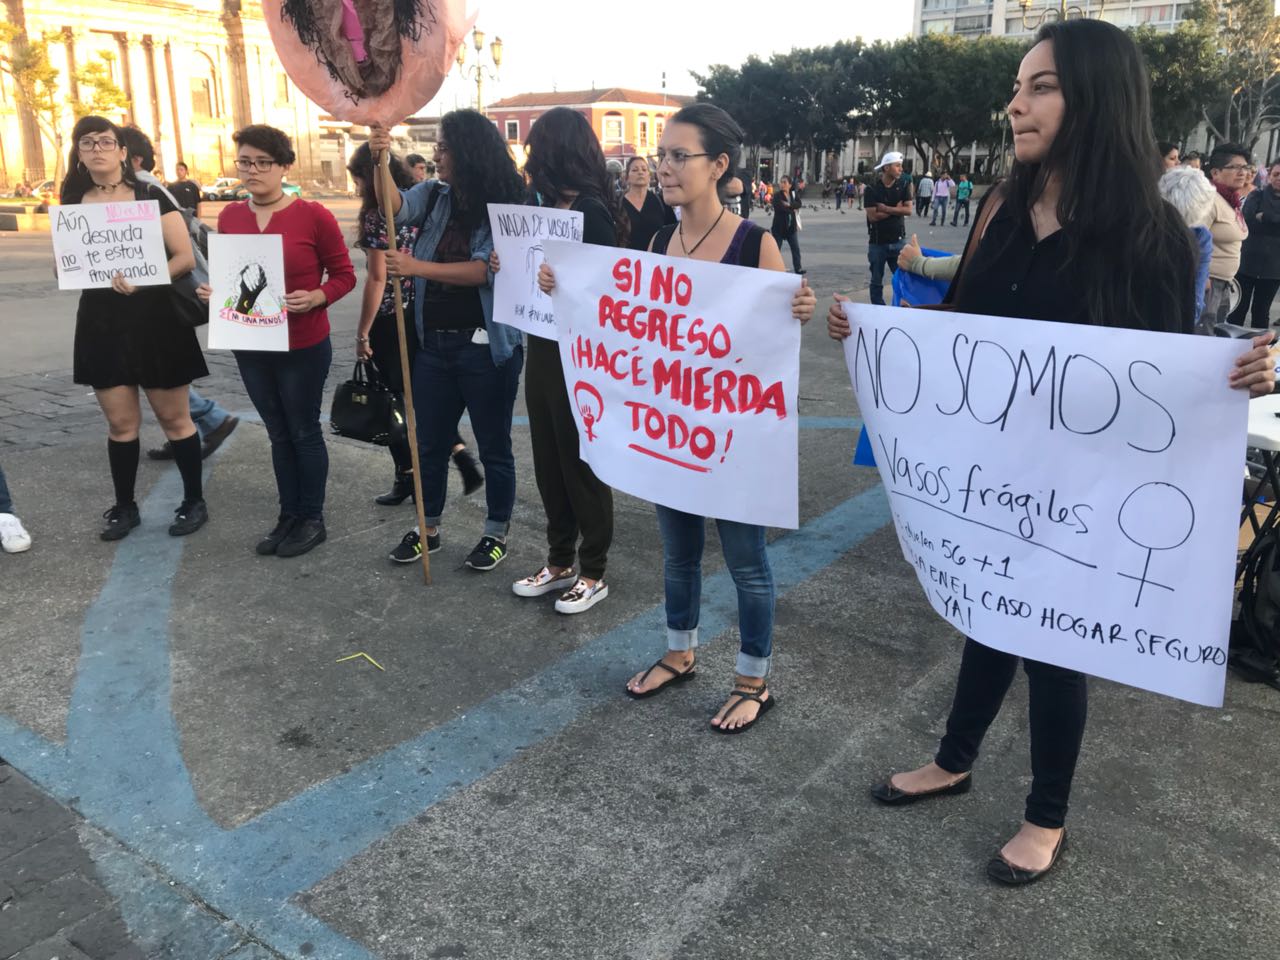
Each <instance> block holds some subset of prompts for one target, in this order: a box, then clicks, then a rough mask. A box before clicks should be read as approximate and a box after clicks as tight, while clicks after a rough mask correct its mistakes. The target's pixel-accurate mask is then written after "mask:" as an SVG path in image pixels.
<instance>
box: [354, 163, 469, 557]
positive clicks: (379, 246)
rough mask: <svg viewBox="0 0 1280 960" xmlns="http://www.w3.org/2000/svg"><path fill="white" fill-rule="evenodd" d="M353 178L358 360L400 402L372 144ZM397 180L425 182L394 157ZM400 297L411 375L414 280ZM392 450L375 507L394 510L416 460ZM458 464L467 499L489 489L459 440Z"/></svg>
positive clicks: (401, 239) (409, 246)
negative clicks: (390, 473) (390, 469)
mask: <svg viewBox="0 0 1280 960" xmlns="http://www.w3.org/2000/svg"><path fill="white" fill-rule="evenodd" d="M423 162H424V163H425V162H426V161H423ZM347 172H348V173H350V174H351V179H352V180H354V181H355V184H356V192H357V193H359V194H360V213H359V214H358V220H357V224H356V231H357V234H358V238H357V240H356V247H357V248H359V249H361V250H363V251H364V256H365V280H364V294H363V298H362V300H361V304H360V323H359V326H358V327H357V328H356V359H358V360H371V361H372V362H373V365H374V369H376V370H377V372H378V376H379V377H380V378H381V379H382V382H383V383H385V384H386V385H387V386H388V387H390V388H391V390H392V391H393V392H395V393H396V394H397V395H398V396H402V395H403V394H404V380H403V377H402V376H401V369H400V334H399V332H398V331H397V330H396V307H395V291H394V288H393V287H392V286H391V284H392V282H393V281H391V280H389V279H388V278H387V259H386V256H385V252H386V250H387V249H388V247H389V240H388V238H387V218H386V216H385V215H384V214H383V212H382V211H381V210H380V209H379V208H378V195H377V192H376V191H375V189H374V185H373V181H374V178H375V177H380V176H382V171H381V169H380V168H379V167H378V166H377V165H376V164H375V163H374V161H373V152H372V151H371V150H370V149H369V144H368V143H362V144H360V146H359V147H357V148H356V152H355V153H353V154H352V155H351V160H350V162H348V163H347ZM391 177H392V180H393V181H394V183H395V185H396V188H397V189H399V190H408V189H409V188H410V187H412V186H414V185H415V184H417V183H419V182H420V181H419V180H418V179H417V177H416V175H415V174H413V173H411V172H410V171H409V169H408V168H407V167H405V165H404V164H403V163H401V162H400V158H399V157H397V156H396V155H395V154H394V153H393V154H392V155H391ZM417 239H418V228H417V227H415V226H411V225H406V226H403V227H401V228H400V229H399V230H397V231H396V249H398V250H399V251H400V252H401V253H412V251H413V244H414V241H416V240H417ZM400 295H401V299H402V302H403V304H404V315H405V318H406V321H407V322H406V324H405V342H406V344H407V346H408V348H409V369H410V370H411V371H412V370H413V360H414V358H415V357H416V356H417V355H418V331H417V330H416V329H415V328H414V325H413V281H412V280H411V279H409V278H407V277H402V278H401V279H400ZM389 449H390V451H391V460H392V462H393V463H394V464H395V469H396V474H395V480H394V482H393V483H392V485H391V489H390V490H389V491H387V492H386V493H384V494H380V495H379V496H377V497H375V498H374V501H375V502H376V503H379V504H381V505H382V506H387V507H394V506H396V505H398V504H401V503H403V502H404V501H405V500H407V499H410V498H412V497H413V457H412V456H411V455H410V451H409V438H408V437H402V436H397V437H393V438H392V440H391V443H390V445H389ZM453 462H454V464H455V465H456V466H457V468H458V472H459V473H461V474H462V488H463V491H464V492H465V493H474V492H475V491H476V490H479V489H480V488H481V487H482V486H484V477H483V476H482V475H481V473H480V469H479V467H477V466H476V462H475V460H474V459H472V457H471V454H470V453H469V452H468V451H467V445H466V444H465V443H463V442H462V437H461V436H459V435H456V434H455V436H454V443H453ZM401 552H403V553H408V554H410V556H409V558H408V562H412V561H413V560H414V558H415V557H416V556H417V554H416V553H414V552H413V551H408V550H406V551H400V550H399V548H397V549H396V551H395V552H393V553H392V554H391V558H392V559H393V560H399V559H400V554H401Z"/></svg>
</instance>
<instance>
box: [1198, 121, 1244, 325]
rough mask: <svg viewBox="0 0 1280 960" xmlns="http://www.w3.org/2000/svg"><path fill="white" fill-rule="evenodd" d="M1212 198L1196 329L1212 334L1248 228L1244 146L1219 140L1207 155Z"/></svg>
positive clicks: (1226, 300)
mask: <svg viewBox="0 0 1280 960" xmlns="http://www.w3.org/2000/svg"><path fill="white" fill-rule="evenodd" d="M1208 167H1209V179H1210V180H1211V181H1213V186H1214V189H1215V190H1217V192H1218V195H1217V196H1216V197H1214V198H1213V223H1211V224H1210V225H1209V232H1210V233H1212V234H1213V256H1212V257H1210V259H1209V292H1208V294H1207V295H1206V296H1205V301H1204V311H1203V312H1202V313H1201V314H1200V331H1201V332H1202V333H1206V334H1209V335H1211V336H1212V334H1213V325H1214V324H1215V323H1225V322H1226V320H1227V315H1228V309H1229V308H1230V306H1231V304H1230V301H1229V294H1230V290H1231V282H1232V281H1233V280H1234V279H1235V277H1236V274H1237V273H1238V272H1239V270H1240V251H1241V247H1242V245H1243V244H1244V238H1245V237H1247V236H1248V235H1249V227H1248V225H1247V224H1246V223H1245V221H1244V212H1243V209H1242V206H1243V204H1242V201H1241V197H1240V191H1241V190H1242V189H1244V185H1245V183H1247V182H1248V180H1249V155H1248V154H1247V153H1246V152H1245V149H1244V147H1241V146H1238V145H1236V144H1234V143H1220V144H1218V145H1217V146H1216V147H1214V148H1213V153H1211V154H1209V164H1208Z"/></svg>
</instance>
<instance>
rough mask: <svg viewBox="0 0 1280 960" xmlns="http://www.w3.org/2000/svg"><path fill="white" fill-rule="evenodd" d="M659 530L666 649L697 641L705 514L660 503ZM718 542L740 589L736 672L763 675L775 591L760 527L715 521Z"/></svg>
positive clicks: (682, 647)
mask: <svg viewBox="0 0 1280 960" xmlns="http://www.w3.org/2000/svg"><path fill="white" fill-rule="evenodd" d="M658 528H659V529H660V530H661V531H662V575H663V583H664V585H665V587H666V598H667V649H669V650H692V649H694V648H696V647H697V646H698V615H699V612H700V607H701V604H702V551H703V548H704V547H705V545H706V541H707V518H706V517H695V516H693V515H692V514H689V513H682V512H680V511H679V510H672V509H671V508H670V507H664V506H661V505H659V506H658ZM716 529H717V530H718V531H719V533H720V546H721V547H722V548H723V550H724V560H725V563H726V564H727V565H728V567H729V575H730V576H732V577H733V583H734V585H735V586H736V587H737V588H738V632H739V634H740V635H741V637H742V642H741V646H740V647H739V648H738V663H737V667H736V669H737V671H738V673H740V674H742V675H743V676H744V677H767V676H768V675H769V664H770V661H771V659H772V657H773V607H774V601H775V599H776V593H775V591H774V587H773V571H772V570H770V569H769V556H768V554H767V553H766V552H765V543H764V527H757V526H755V525H754V524H750V523H737V522H736V521H733V520H717V521H716Z"/></svg>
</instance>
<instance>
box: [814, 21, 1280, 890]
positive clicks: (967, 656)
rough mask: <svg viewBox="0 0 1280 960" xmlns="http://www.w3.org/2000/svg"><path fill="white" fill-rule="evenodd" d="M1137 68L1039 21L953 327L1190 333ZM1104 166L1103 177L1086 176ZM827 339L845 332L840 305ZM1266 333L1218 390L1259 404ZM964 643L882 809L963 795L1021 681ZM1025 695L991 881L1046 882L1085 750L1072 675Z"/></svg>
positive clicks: (962, 277) (1174, 233) (1122, 43)
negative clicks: (922, 744) (923, 739)
mask: <svg viewBox="0 0 1280 960" xmlns="http://www.w3.org/2000/svg"><path fill="white" fill-rule="evenodd" d="M1148 89H1149V87H1148V82H1147V75H1146V70H1145V68H1144V66H1143V63H1142V58H1141V55H1140V54H1139V53H1138V50H1137V48H1136V47H1135V45H1134V43H1133V41H1132V40H1131V39H1129V37H1128V36H1126V35H1125V34H1124V33H1123V32H1122V31H1120V30H1119V29H1117V28H1116V27H1114V26H1112V25H1110V24H1108V23H1104V22H1102V21H1098V20H1085V19H1081V20H1072V21H1068V22H1062V23H1052V24H1048V25H1046V26H1044V27H1042V28H1041V29H1040V31H1039V33H1037V34H1036V43H1035V46H1034V47H1032V49H1031V51H1030V52H1029V53H1028V54H1027V55H1026V56H1025V57H1024V58H1023V60H1022V65H1021V67H1020V68H1019V71H1018V77H1017V80H1016V82H1015V83H1014V95H1013V99H1012V100H1011V101H1010V103H1009V107H1008V110H1009V118H1010V121H1011V126H1012V129H1013V140H1014V156H1015V159H1016V162H1015V163H1014V166H1013V169H1012V171H1011V172H1010V175H1009V178H1008V180H1007V181H1006V183H1005V184H1004V185H1003V186H1002V187H1001V188H999V192H997V193H995V194H993V195H992V197H991V199H990V200H989V201H988V202H987V203H986V204H985V206H984V208H983V211H982V214H981V215H980V216H979V217H978V219H977V221H976V222H975V224H974V228H973V231H972V233H971V234H970V237H969V240H968V243H967V244H966V248H965V252H964V256H963V260H962V262H961V265H960V269H959V272H958V273H957V275H956V279H955V280H954V281H953V283H952V285H951V289H950V291H949V293H948V301H949V302H951V303H953V304H954V306H955V309H956V310H957V311H959V312H961V313H967V314H983V315H987V316H995V317H1009V318H1011V320H1013V319H1015V318H1025V319H1030V320H1056V321H1063V322H1070V323H1085V324H1093V325H1096V326H1111V327H1126V328H1132V329H1139V330H1152V331H1158V332H1167V333H1191V332H1192V329H1193V322H1194V316H1195V303H1196V298H1195V289H1194V287H1195V267H1196V257H1195V252H1194V249H1193V246H1192V242H1191V236H1190V233H1189V231H1188V230H1187V228H1186V225H1185V224H1184V223H1183V222H1182V220H1181V217H1180V216H1179V215H1178V213H1177V212H1176V211H1175V210H1174V209H1173V208H1172V207H1171V206H1170V205H1169V204H1167V203H1165V202H1164V201H1163V200H1161V198H1160V195H1159V192H1158V190H1157V187H1156V183H1157V180H1158V178H1159V172H1160V160H1159V154H1158V152H1157V149H1156V143H1155V137H1154V135H1153V133H1152V128H1151V112H1150V100H1149V93H1148ZM1098 156H1105V157H1107V158H1108V163H1107V164H1106V165H1105V167H1103V166H1100V165H1098V164H1097V163H1094V162H1091V161H1092V159H1093V158H1095V157H1098ZM836 299H837V302H836V303H835V304H834V305H833V306H832V308H831V311H830V312H829V314H828V317H827V325H828V330H829V332H830V334H831V336H832V337H834V338H836V339H843V338H845V337H848V336H849V334H850V328H849V323H848V321H847V319H846V318H845V315H844V311H843V308H842V307H841V305H840V303H839V301H840V300H842V299H843V298H841V297H837V298H836ZM1271 339H1272V338H1271V335H1270V334H1268V335H1265V336H1262V337H1258V338H1256V339H1255V340H1254V341H1253V349H1252V350H1251V351H1249V352H1248V353H1246V354H1245V355H1244V356H1242V357H1240V359H1239V360H1238V361H1237V365H1236V367H1235V369H1234V371H1233V372H1232V374H1231V377H1230V382H1229V384H1226V385H1224V388H1225V387H1226V386H1228V385H1229V386H1230V387H1233V388H1236V389H1243V390H1249V391H1250V393H1251V394H1252V395H1255V396H1261V395H1264V394H1266V393H1270V392H1271V390H1272V388H1273V385H1274V383H1275V371H1274V368H1273V366H1272V363H1271V361H1270V360H1269V358H1268V354H1267V344H1269V343H1270V341H1271ZM1018 660H1019V658H1018V657H1017V656H1014V655H1012V654H1008V653H1003V652H1001V651H998V650H995V649H993V648H991V647H987V646H984V645H983V644H981V643H978V642H976V641H974V640H972V639H967V640H966V641H965V645H964V653H963V655H962V658H961V663H960V675H959V677H958V679H957V681H956V692H955V700H954V702H953V704H952V708H951V714H950V716H949V717H948V719H947V729H946V735H945V736H944V737H943V738H942V743H941V746H940V747H939V750H938V753H937V755H936V756H935V758H934V760H933V761H932V762H930V763H928V764H925V765H924V766H923V767H920V768H918V769H916V770H912V771H910V772H906V773H897V774H894V775H893V776H892V777H891V778H890V779H889V780H888V781H887V782H885V783H882V784H879V785H877V786H876V787H874V788H873V789H872V796H874V797H875V798H876V799H877V800H879V801H880V802H882V803H884V804H888V805H894V806H898V805H904V804H909V803H914V802H916V801H919V800H923V799H927V798H931V797H941V796H946V795H951V794H960V793H967V792H968V791H969V790H970V789H971V787H972V783H973V781H972V779H971V776H970V771H971V770H972V767H973V764H974V761H975V760H976V759H977V756H978V750H979V747H980V746H981V744H982V740H983V737H984V736H985V734H986V732H987V729H988V727H989V726H990V725H991V723H992V721H993V720H994V719H995V717H996V715H997V714H998V713H999V711H1000V707H1001V704H1002V703H1003V701H1004V697H1005V694H1006V693H1007V692H1008V689H1009V686H1010V684H1011V683H1012V682H1013V678H1014V676H1015V674H1016V672H1017V668H1018ZM1022 666H1023V670H1024V671H1025V673H1026V674H1027V680H1028V687H1029V695H1030V721H1031V723H1030V725H1031V769H1032V784H1031V792H1030V795H1029V796H1028V797H1027V801H1026V807H1025V812H1024V822H1023V824H1022V827H1021V829H1020V830H1019V831H1018V832H1017V834H1016V835H1015V836H1014V837H1013V838H1012V839H1011V840H1010V841H1009V842H1008V843H1006V844H1005V845H1004V847H1003V848H1002V849H1001V850H1000V852H999V854H998V855H997V856H995V857H993V858H991V860H990V862H989V863H988V864H987V874H988V876H989V877H990V878H991V879H992V880H995V881H997V882H999V883H1003V884H1007V885H1012V886H1020V885H1023V884H1027V883H1031V882H1033V881H1035V880H1038V879H1039V878H1040V877H1042V876H1044V875H1045V874H1046V873H1047V872H1048V871H1049V870H1050V869H1051V868H1052V867H1053V865H1054V864H1055V863H1056V862H1057V860H1058V857H1059V855H1060V854H1061V852H1062V850H1063V848H1064V846H1065V844H1066V831H1065V826H1064V823H1065V818H1066V814H1067V805H1068V799H1069V796H1070V792H1071V782H1072V778H1073V776H1074V774H1075V768H1076V762H1077V760H1078V758H1079V753H1080V746H1081V742H1082V740H1083V737H1084V727H1085V717H1086V712H1087V689H1086V680H1085V676H1084V674H1082V673H1078V672H1075V671H1072V670H1067V669H1064V668H1062V667H1058V666H1055V665H1053V664H1049V663H1042V662H1038V661H1034V660H1026V659H1023V660H1022Z"/></svg>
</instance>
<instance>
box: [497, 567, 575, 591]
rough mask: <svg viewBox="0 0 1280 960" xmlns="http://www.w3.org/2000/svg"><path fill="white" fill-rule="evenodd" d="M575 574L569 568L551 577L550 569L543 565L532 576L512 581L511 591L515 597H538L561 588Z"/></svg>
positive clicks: (571, 579)
mask: <svg viewBox="0 0 1280 960" xmlns="http://www.w3.org/2000/svg"><path fill="white" fill-rule="evenodd" d="M575 576H576V574H574V572H573V570H572V569H569V570H565V571H564V572H563V573H560V574H558V575H556V576H554V577H553V576H552V575H551V571H550V570H549V569H547V568H546V567H543V568H542V569H541V570H539V571H538V572H537V573H535V574H534V575H533V576H531V577H525V578H524V579H523V580H517V581H516V582H515V583H513V584H512V585H511V592H512V593H514V594H515V595H516V596H517V597H540V596H542V595H543V594H544V593H552V592H553V591H556V590H563V589H564V588H565V587H566V586H567V585H568V584H571V583H573V581H574V578H575Z"/></svg>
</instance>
